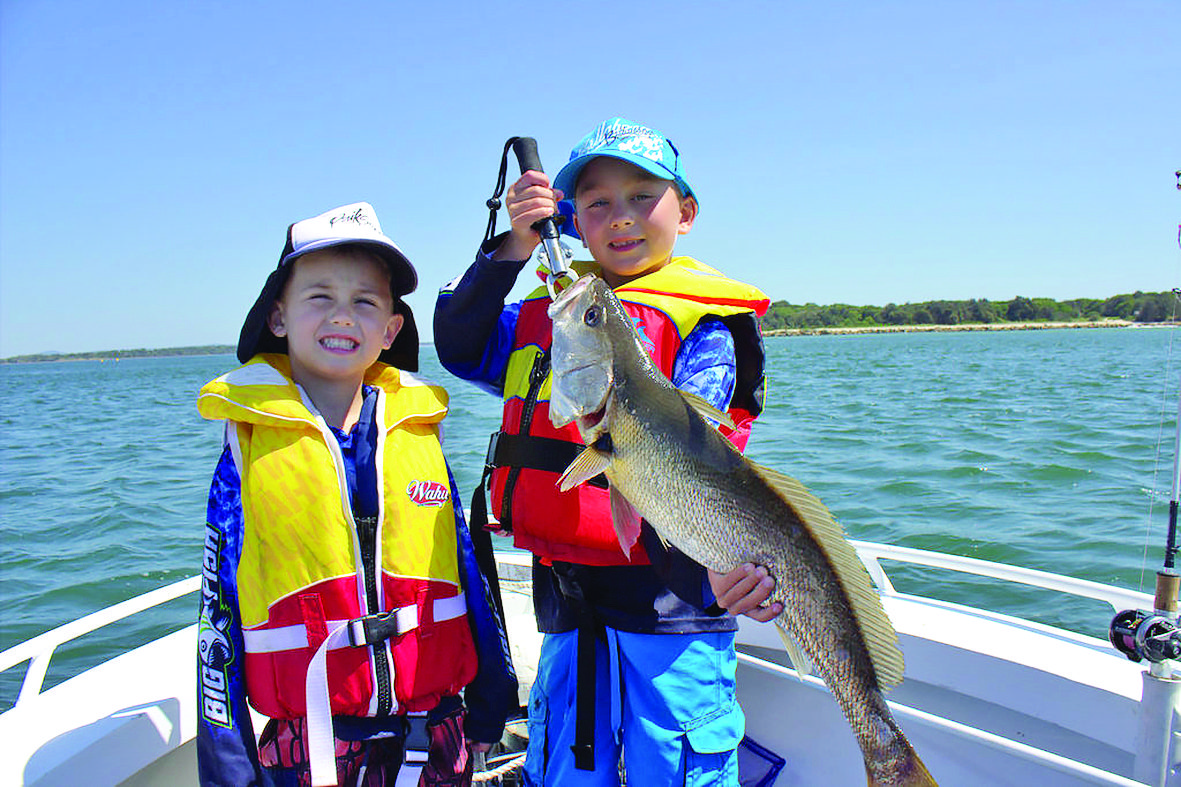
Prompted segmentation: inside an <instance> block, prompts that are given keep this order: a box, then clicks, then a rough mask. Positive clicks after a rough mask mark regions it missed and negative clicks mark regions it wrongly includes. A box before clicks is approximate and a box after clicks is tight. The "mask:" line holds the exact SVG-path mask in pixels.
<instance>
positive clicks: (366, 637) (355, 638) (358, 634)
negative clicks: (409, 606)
mask: <svg viewBox="0 0 1181 787" xmlns="http://www.w3.org/2000/svg"><path fill="white" fill-rule="evenodd" d="M397 612H398V611H397V610H396V609H395V610H392V611H391V612H388V613H386V614H384V615H378V614H374V615H365V616H364V617H360V618H353V619H352V620H350V621H349V628H348V631H349V644H350V645H352V646H353V647H354V648H360V647H364V646H366V645H376V644H377V643H379V642H384V641H385V640H387V639H389V638H390V637H393V636H395V635H397V634H398V615H397Z"/></svg>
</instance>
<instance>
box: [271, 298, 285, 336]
mask: <svg viewBox="0 0 1181 787" xmlns="http://www.w3.org/2000/svg"><path fill="white" fill-rule="evenodd" d="M267 327H268V328H270V329H271V333H273V334H275V336H278V337H280V338H282V337H284V336H286V335H287V326H286V325H285V324H284V323H283V310H282V309H281V308H280V307H279V302H278V301H276V302H275V303H273V304H272V305H271V313H270V314H268V315H267Z"/></svg>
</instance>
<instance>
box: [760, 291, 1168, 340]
mask: <svg viewBox="0 0 1181 787" xmlns="http://www.w3.org/2000/svg"><path fill="white" fill-rule="evenodd" d="M1176 300H1177V296H1175V295H1174V294H1173V293H1172V292H1139V291H1137V292H1134V293H1131V294H1130V295H1114V296H1112V297H1110V298H1107V299H1106V300H1099V299H1096V298H1077V299H1075V300H1071V301H1056V300H1054V299H1052V298H1025V297H1022V296H1018V297H1016V298H1013V299H1012V300H1010V301H990V300H987V299H984V298H981V299H975V298H973V299H971V300H966V301H925V302H923V303H903V304H896V303H887V304H886V305H885V306H850V305H848V304H844V303H836V304H831V305H828V306H818V305H816V304H814V303H805V304H803V305H799V304H792V303H788V302H787V301H775V302H774V303H772V304H771V308H770V309H768V310H767V314H766V316H765V317H763V330H765V331H770V330H778V329H786V328H874V327H885V326H890V325H962V324H968V323H985V324H987V323H1000V322H1089V321H1098V320H1128V321H1130V322H1138V323H1154V322H1167V321H1169V320H1171V319H1173V318H1174V316H1175V314H1176V311H1177V310H1176V308H1175V304H1176Z"/></svg>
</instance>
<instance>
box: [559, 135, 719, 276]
mask: <svg viewBox="0 0 1181 787" xmlns="http://www.w3.org/2000/svg"><path fill="white" fill-rule="evenodd" d="M577 188H578V191H577V194H576V196H575V205H576V208H577V212H576V214H575V217H574V224H575V226H576V227H577V228H578V234H579V235H581V236H582V238H583V240H585V241H586V245H587V248H588V249H590V252H591V255H592V256H594V258H595V261H596V262H598V263H599V265H600V266H601V267H602V269H603V278H604V279H606V281H607V283H608V284H610V285H611V286H612V287H617V286H619V285H620V284H623V283H624V282H627V281H630V280H631V279H634V278H637V277H639V276H643V275H644V274H646V273H651V272H652V271H654V270H658V269H659V268H661V267H663V266H664V265H665V264H666V263H668V261H669V260H670V259H672V252H673V246H674V245H675V244H676V240H677V236H678V235H684V234H685V233H687V232H688V231H689V229H690V228H691V227H692V226H693V220H694V219H695V218H696V217H697V201H696V200H694V199H693V198H692V197H686V198H682V197H681V196H680V195H679V194H678V193H677V190H676V188H675V187H674V186H673V183H672V181H671V180H661V179H660V178H656V177H654V176H652V175H650V174H648V173H647V172H645V171H644V170H642V169H640V168H639V167H637V166H635V165H633V164H629V163H628V162H626V161H623V160H621V159H617V158H612V157H609V156H601V157H599V158H596V159H594V160H592V161H591V162H590V163H588V164H587V165H586V166H585V167H583V169H582V172H581V173H580V175H579V178H578V187H577Z"/></svg>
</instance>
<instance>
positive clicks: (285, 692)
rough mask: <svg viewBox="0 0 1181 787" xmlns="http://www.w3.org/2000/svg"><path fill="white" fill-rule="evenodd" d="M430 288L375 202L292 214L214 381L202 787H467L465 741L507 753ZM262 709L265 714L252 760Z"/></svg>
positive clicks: (500, 650)
mask: <svg viewBox="0 0 1181 787" xmlns="http://www.w3.org/2000/svg"><path fill="white" fill-rule="evenodd" d="M416 284H417V275H416V273H415V270H414V267H413V266H412V265H411V264H410V261H409V260H408V259H407V258H406V256H405V255H404V254H403V253H402V252H401V250H400V249H399V248H398V247H397V245H395V244H394V242H393V241H391V240H390V239H389V238H388V237H386V236H385V235H384V234H383V233H382V231H381V226H380V225H379V224H378V221H377V216H376V215H375V214H374V212H373V208H372V207H371V206H369V205H368V204H367V203H356V204H353V205H346V206H343V207H340V208H337V209H335V210H332V211H329V212H327V213H324V214H322V215H319V216H315V217H313V218H310V219H305V220H303V221H299V222H296V223H295V224H292V225H291V226H290V227H289V228H288V231H287V242H286V244H285V246H284V249H283V253H282V255H281V256H280V258H279V264H278V267H277V268H276V269H275V271H274V272H272V273H271V275H270V277H269V278H268V279H267V282H266V285H265V286H264V287H263V290H262V293H261V294H260V295H259V297H258V300H257V301H256V302H255V304H254V306H253V308H251V310H250V313H249V315H248V316H247V318H246V322H245V324H244V325H243V327H242V334H241V337H240V339H239V342H238V360H239V361H241V362H243V363H244V364H245V365H244V366H241V367H239V368H238V369H235V370H234V371H231V372H229V373H227V374H225V375H222V376H221V377H219V378H217V379H216V380H213V381H212V382H210V383H209V384H208V385H206V386H205V387H204V388H202V390H201V395H200V397H199V399H198V409H199V410H200V412H201V414H202V415H203V416H204V417H206V418H210V419H217V420H224V421H225V422H226V437H225V448H224V450H223V452H222V456H221V460H220V462H219V464H218V467H217V470H216V472H215V474H214V479H213V485H212V489H211V491H210V497H209V509H208V518H207V524H206V529H205V555H204V562H203V576H204V582H203V586H202V602H201V615H200V624H201V625H200V636H199V650H198V666H199V669H198V675H199V678H198V683H199V687H198V690H199V695H200V712H199V714H198V715H199V719H198V732H197V759H198V767H199V771H200V779H201V783H202V784H233V785H246V784H283V785H288V784H290V785H297V784H300V785H304V784H315V785H321V784H338V783H339V784H349V785H357V784H363V785H369V786H372V787H379V786H381V785H388V786H389V787H394V785H395V784H396V785H403V784H413V785H417V784H419V778H420V775H421V778H422V779H423V782H422V783H423V784H426V785H440V786H442V785H446V786H447V787H451V785H461V784H468V783H470V780H471V775H472V763H471V759H470V757H469V756H468V746H469V743H468V742H474V744H471V745H474V746H476V747H478V748H482V749H486V748H487V746H488V745H490V744H491V743H492V742H495V741H497V740H499V739H500V736H501V733H502V730H503V726H504V721H505V719H506V718H507V715H508V713H509V712H511V711H512V710H515V708H516V678H515V675H514V674H513V671H512V665H511V662H510V660H509V657H508V655H507V651H506V649H505V647H504V644H503V643H504V635H503V622H502V621H501V620H500V619H499V617H498V614H497V612H496V611H495V610H496V603H495V601H494V599H493V597H492V592H491V590H490V589H489V585H488V583H487V582H486V581H485V578H484V577H483V576H482V574H481V573H480V569H479V567H478V564H477V556H476V548H475V547H474V546H473V541H472V537H471V534H470V533H469V531H468V528H467V525H466V523H465V522H464V519H463V513H462V508H461V507H460V506H457V505H454V502H453V501H454V488H455V484H454V480H453V478H452V476H451V472H450V469H449V468H448V466H447V463H446V460H445V459H444V458H443V453H442V450H441V448H440V445H439V422H440V421H441V420H442V419H443V417H444V415H446V413H447V394H446V392H445V391H444V390H443V389H442V388H440V387H438V386H434V385H430V384H427V383H424V382H422V381H420V380H418V379H416V378H415V377H414V376H413V375H411V374H410V373H409V372H412V371H415V370H417V367H418V333H417V330H416V329H415V326H414V315H413V314H412V312H411V311H410V308H409V307H408V306H407V305H406V303H405V302H404V301H403V300H402V296H404V295H406V294H407V293H409V292H411V291H412V290H413V289H414V288H415V286H416ZM465 687H466V691H465ZM461 692H463V693H464V698H465V699H466V706H467V708H466V711H465V707H464V705H465V703H464V701H463V700H461V699H460V694H461ZM247 702H249V704H250V705H251V706H253V708H254V709H255V710H257V711H259V712H260V713H262V714H263V715H265V716H267V717H269V721H268V722H267V723H266V726H265V727H264V729H263V730H262V733H261V735H260V737H259V740H258V744H257V747H256V745H255V737H254V733H253V730H252V725H251V720H250V714H249V711H248V708H247ZM465 715H466V721H465ZM404 763H405V764H404Z"/></svg>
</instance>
